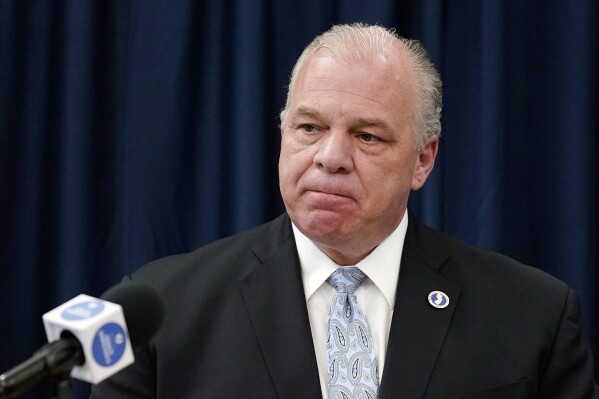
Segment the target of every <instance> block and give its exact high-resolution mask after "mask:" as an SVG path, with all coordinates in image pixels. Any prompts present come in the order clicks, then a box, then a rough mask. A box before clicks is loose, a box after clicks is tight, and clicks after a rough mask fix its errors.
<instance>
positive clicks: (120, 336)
mask: <svg viewBox="0 0 599 399" xmlns="http://www.w3.org/2000/svg"><path fill="white" fill-rule="evenodd" d="M125 348H127V333H126V332H125V330H124V329H123V327H121V326H120V325H118V324H117V323H107V324H104V325H103V326H102V327H100V329H98V332H97V333H96V335H95V337H94V341H93V343H92V354H93V355H94V360H95V361H96V363H97V364H98V365H100V366H102V367H110V366H112V365H114V364H115V363H116V362H118V361H119V360H120V359H121V357H122V356H123V353H125Z"/></svg>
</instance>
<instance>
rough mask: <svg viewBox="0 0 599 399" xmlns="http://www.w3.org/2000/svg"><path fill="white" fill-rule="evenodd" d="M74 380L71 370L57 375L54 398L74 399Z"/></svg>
mask: <svg viewBox="0 0 599 399" xmlns="http://www.w3.org/2000/svg"><path fill="white" fill-rule="evenodd" d="M74 397H75V396H74V391H73V381H72V380H71V376H70V373H69V372H66V373H63V374H60V375H57V376H56V377H55V379H54V395H53V396H52V399H74Z"/></svg>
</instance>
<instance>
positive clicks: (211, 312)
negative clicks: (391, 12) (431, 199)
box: [92, 25, 599, 399]
mask: <svg viewBox="0 0 599 399" xmlns="http://www.w3.org/2000/svg"><path fill="white" fill-rule="evenodd" d="M440 113H441V82H440V80H439V76H438V73H437V72H436V70H435V68H434V66H433V65H432V63H431V62H430V60H429V59H428V57H427V56H426V53H425V51H424V49H423V48H422V47H421V46H420V45H419V44H418V43H416V42H413V41H409V40H405V39H402V38H398V37H397V36H395V35H394V34H393V33H392V32H389V31H387V30H385V29H383V28H381V27H376V26H374V27H368V26H363V25H352V26H336V27H333V28H332V29H331V30H330V31H328V32H326V33H324V34H323V35H321V36H319V37H318V38H316V39H315V40H314V41H313V42H312V43H311V44H310V45H309V46H308V47H307V48H306V50H304V52H303V54H302V55H301V57H300V59H299V60H298V63H297V64H296V66H295V68H294V70H293V74H292V78H291V82H290V85H289V93H288V99H287V104H286V106H285V109H284V110H283V112H282V113H281V122H282V123H281V134H282V144H281V155H280V162H279V174H280V188H281V193H282V196H283V200H284V203H285V207H286V210H287V212H286V214H284V215H282V216H281V217H279V218H278V219H276V220H274V221H272V222H270V223H268V224H266V225H263V226H259V227H257V228H255V229H253V230H251V231H249V232H246V233H242V234H239V235H236V236H233V237H229V238H226V239H224V240H221V241H218V242H216V243H213V244H211V245H208V246H206V247H203V248H200V249H198V250H196V251H194V252H192V253H190V254H184V255H178V256H174V257H169V258H166V259H163V260H159V261H157V262H154V263H151V264H149V265H147V266H145V267H143V268H141V269H140V270H139V271H137V272H136V273H134V275H133V276H132V278H133V279H135V280H140V281H145V282H148V283H149V284H151V285H153V286H154V287H156V288H157V289H158V290H159V291H160V292H161V293H162V296H163V297H164V300H165V302H166V308H167V312H166V320H165V324H164V326H163V327H162V329H161V331H160V332H159V333H158V334H157V336H156V337H155V338H154V339H153V340H152V342H151V343H150V344H149V345H148V346H147V347H146V348H144V349H143V350H138V351H137V352H136V363H135V364H134V365H133V366H131V367H129V368H128V369H126V370H124V371H123V372H121V373H119V374H117V375H116V376H114V377H113V378H111V379H110V380H108V381H107V382H105V383H102V384H100V385H99V386H98V387H95V388H94V391H93V395H92V396H93V397H97V398H154V397H158V398H231V397H243V398H317V397H324V398H327V397H328V398H331V399H332V398H346V397H347V398H349V397H356V398H358V397H359V398H368V397H376V396H378V397H379V398H454V399H455V398H469V399H472V398H537V397H538V398H597V397H599V393H598V389H597V386H596V384H595V383H594V381H593V377H592V360H591V356H590V353H589V349H588V346H587V344H586V343H585V342H584V340H583V339H582V333H581V327H580V323H579V306H578V302H577V298H576V295H575V294H574V293H573V292H572V291H571V290H570V289H569V288H568V287H567V286H566V285H565V284H563V283H562V282H560V281H558V280H556V279H554V278H552V277H550V276H548V275H547V274H545V273H543V272H541V271H539V270H537V269H534V268H530V267H525V266H522V265H520V264H518V263H517V262H515V261H513V260H511V259H508V258H506V257H503V256H501V255H498V254H494V253H490V252H486V251H481V250H478V249H475V248H472V247H470V246H468V245H466V244H464V243H461V242H459V241H457V240H455V239H452V238H450V237H448V236H446V235H444V234H443V233H440V232H437V231H434V230H432V229H430V228H428V227H426V226H424V225H422V224H421V223H420V222H419V221H418V220H416V219H415V218H414V217H413V216H412V215H408V213H407V210H406V208H407V201H408V196H409V193H410V191H411V190H418V189H420V188H421V187H422V185H423V184H424V182H425V181H426V179H427V177H428V175H429V174H430V172H431V170H432V169H433V165H434V161H435V156H436V154H437V149H438V142H439V138H438V137H439V132H440V122H439V119H440ZM353 266H357V268H358V269H356V268H355V267H353ZM337 270H339V271H341V272H340V273H339V272H337ZM329 276H332V277H329ZM339 278H342V279H344V280H339ZM358 284H359V285H358ZM347 287H351V288H348V289H347V291H343V290H342V288H347ZM337 289H339V291H337ZM354 294H355V295H354ZM344 321H345V322H347V324H346V325H344V326H342V324H343V322H344ZM329 328H330V329H331V330H330V331H329ZM344 328H349V330H347V331H345V330H343V329H344ZM348 331H349V333H348ZM350 355H351V356H350ZM350 357H351V358H350Z"/></svg>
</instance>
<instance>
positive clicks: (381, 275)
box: [292, 212, 408, 309]
mask: <svg viewBox="0 0 599 399" xmlns="http://www.w3.org/2000/svg"><path fill="white" fill-rule="evenodd" d="M292 227H293V235H294V237H295V244H296V247H297V252H298V255H299V260H300V264H301V268H302V280H303V284H304V294H305V296H306V301H307V300H308V299H310V297H311V296H312V294H314V292H316V290H317V289H318V288H319V287H320V286H321V285H322V284H323V283H324V282H325V281H326V280H327V278H328V277H329V276H330V275H331V273H333V272H334V271H335V269H337V268H338V267H339V265H337V264H336V263H335V262H333V261H332V260H331V258H329V257H328V256H327V255H326V254H325V253H324V252H322V251H321V250H320V248H318V247H317V246H316V244H314V242H313V241H312V240H310V239H309V238H308V237H306V236H305V235H304V234H303V233H302V232H301V231H299V229H298V228H297V227H295V225H294V224H293V223H292ZM407 230H408V214H407V212H406V213H404V216H403V218H402V219H401V222H400V223H399V225H398V226H397V227H396V228H395V230H394V231H393V232H392V233H391V234H390V235H389V236H388V237H387V238H385V240H383V242H381V243H380V244H379V245H378V246H377V247H376V248H375V249H374V250H373V251H372V252H371V253H370V254H368V256H366V257H365V258H364V259H362V260H361V261H360V262H358V264H356V266H357V267H359V268H360V269H361V270H362V271H363V272H364V274H366V276H368V278H369V279H370V280H371V281H372V282H373V283H374V284H375V285H376V287H377V288H378V289H379V290H380V291H381V292H382V293H383V295H384V296H385V299H386V300H387V304H388V305H389V308H391V309H393V307H394V305H395V291H396V289H397V278H398V276H399V268H400V262H401V254H402V251H403V244H404V241H405V238H406V232H407Z"/></svg>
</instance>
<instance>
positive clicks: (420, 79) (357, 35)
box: [280, 23, 443, 149]
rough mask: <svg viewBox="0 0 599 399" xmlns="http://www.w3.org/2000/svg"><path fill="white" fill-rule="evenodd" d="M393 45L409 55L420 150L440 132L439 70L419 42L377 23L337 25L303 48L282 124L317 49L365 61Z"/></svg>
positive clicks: (292, 74)
mask: <svg viewBox="0 0 599 399" xmlns="http://www.w3.org/2000/svg"><path fill="white" fill-rule="evenodd" d="M391 44H395V45H399V46H400V47H397V48H402V47H403V48H404V49H405V50H407V52H408V54H409V55H410V60H411V66H412V70H413V72H414V76H415V78H416V79H415V80H416V83H415V84H416V87H415V90H416V95H417V97H418V99H417V100H418V101H417V103H416V107H415V110H414V124H415V126H414V128H415V129H414V130H415V132H416V141H417V145H418V149H422V148H424V145H425V143H426V141H427V140H428V139H429V138H430V137H431V136H434V135H437V136H440V135H441V109H442V108H443V94H442V93H443V92H442V82H441V78H440V76H439V72H438V71H437V69H436V68H435V66H434V65H433V62H432V61H431V59H430V58H429V56H428V54H427V52H426V49H425V48H424V47H423V46H422V44H421V43H420V42H419V41H417V40H410V39H406V38H403V37H401V36H399V35H398V34H397V33H396V32H395V30H393V29H387V28H383V27H381V26H377V25H372V26H370V25H365V24H361V23H356V24H352V25H335V26H333V27H332V28H331V29H330V30H328V31H327V32H325V33H323V34H321V35H320V36H318V37H316V38H315V39H314V40H313V41H312V42H311V43H310V44H309V45H308V46H307V47H306V48H305V49H304V51H303V52H302V54H301V56H300V57H299V59H298V60H297V62H296V64H295V66H294V67H293V71H292V72H291V79H290V81H289V89H288V91H287V102H286V104H285V108H284V109H283V110H282V111H281V115H280V117H281V123H282V124H284V123H285V120H286V118H287V112H288V110H289V104H290V102H291V98H292V96H293V90H294V88H295V83H296V79H297V74H298V72H299V71H300V69H301V68H302V66H303V65H304V64H305V62H306V61H307V60H308V59H309V58H310V57H311V56H312V55H313V54H314V53H316V52H317V51H318V50H320V49H323V48H324V49H327V50H329V51H330V52H331V54H332V56H333V58H335V59H337V60H351V61H366V60H369V59H372V58H373V56H377V55H384V54H385V51H386V50H388V49H389V47H390V45H391Z"/></svg>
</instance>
